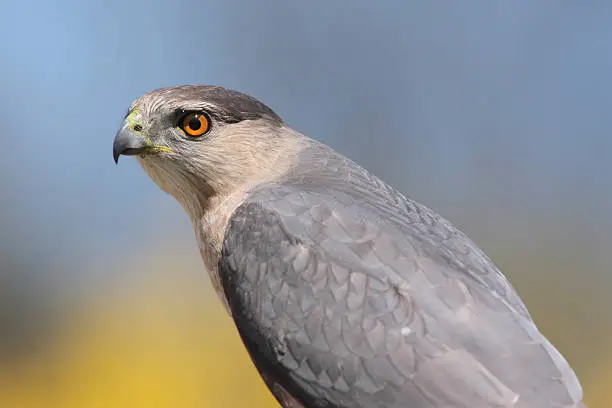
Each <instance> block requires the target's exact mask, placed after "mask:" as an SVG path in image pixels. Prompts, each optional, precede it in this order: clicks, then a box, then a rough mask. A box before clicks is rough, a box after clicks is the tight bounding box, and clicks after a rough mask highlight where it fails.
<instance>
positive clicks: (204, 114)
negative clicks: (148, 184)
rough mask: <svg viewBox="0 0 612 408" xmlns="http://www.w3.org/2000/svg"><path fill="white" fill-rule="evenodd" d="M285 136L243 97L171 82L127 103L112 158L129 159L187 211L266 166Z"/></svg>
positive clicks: (267, 112)
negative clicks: (127, 157)
mask: <svg viewBox="0 0 612 408" xmlns="http://www.w3.org/2000/svg"><path fill="white" fill-rule="evenodd" d="M293 133H295V132H292V131H291V129H289V128H288V127H286V126H285V125H284V123H283V121H282V120H281V118H280V117H279V116H278V115H277V114H276V113H274V111H272V109H270V108H269V107H267V106H266V105H264V104H263V103H261V102H260V101H258V100H257V99H255V98H253V97H251V96H248V95H245V94H243V93H240V92H236V91H233V90H229V89H226V88H222V87H218V86H206V85H187V86H177V87H170V88H162V89H157V90H155V91H152V92H149V93H147V94H145V95H143V96H141V97H140V98H138V99H137V100H136V101H134V102H133V103H132V104H131V105H130V107H129V109H128V112H127V114H126V116H125V118H124V120H123V123H122V125H121V128H120V129H119V131H118V132H117V135H116V136H115V140H114V143H113V157H114V159H115V162H117V161H118V160H119V156H121V155H127V156H137V158H138V161H139V162H140V164H141V165H142V167H143V168H144V170H145V171H146V172H147V173H148V174H149V176H150V177H151V178H152V179H153V180H154V181H155V182H156V183H157V184H158V185H159V186H160V187H161V188H162V189H163V190H164V191H166V192H167V193H169V194H171V195H173V196H174V197H175V198H176V199H177V200H178V201H179V202H181V204H183V206H185V207H186V209H187V210H188V211H189V212H190V213H191V212H192V211H191V210H195V208H196V207H198V206H201V205H202V203H205V202H206V201H207V200H208V199H210V198H211V197H213V196H216V195H223V194H225V193H228V192H229V191H231V190H232V189H235V188H236V187H237V186H240V185H241V184H244V183H247V182H248V181H249V180H251V179H252V178H253V177H255V176H258V175H259V176H261V175H262V174H265V173H266V172H268V171H270V170H271V169H273V168H274V167H275V166H276V165H277V162H278V161H279V160H282V159H283V158H282V157H280V156H282V155H281V152H282V151H283V150H284V149H283V148H282V146H283V145H285V144H287V143H288V138H287V136H288V135H289V134H293ZM289 139H291V138H289ZM289 143H290V141H289Z"/></svg>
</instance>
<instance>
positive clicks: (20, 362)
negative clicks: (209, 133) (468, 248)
mask: <svg viewBox="0 0 612 408" xmlns="http://www.w3.org/2000/svg"><path fill="white" fill-rule="evenodd" d="M0 58H1V60H0V143H1V150H2V155H1V159H0V407H2V408H4V407H7V408H30V407H45V408H73V407H74V408H90V407H91V408H97V407H118V408H123V407H126V408H127V407H130V408H140V407H143V408H144V407H146V408H170V407H172V408H174V407H177V406H178V407H188V408H189V407H193V408H195V407H198V408H202V407H236V406H249V407H273V406H276V403H275V402H274V401H273V399H272V398H271V397H270V395H269V393H268V391H267V390H266V389H265V387H264V385H263V383H262V381H261V380H260V379H259V377H258V375H257V374H256V372H255V370H254V369H253V368H252V366H251V363H250V361H249V359H248V357H247V354H246V352H245V351H244V350H243V348H242V346H241V344H240V341H239V339H238V336H237V334H236V332H235V330H234V329H233V326H232V323H231V321H230V320H229V318H228V317H227V316H225V315H224V313H223V311H222V308H221V306H220V304H219V302H218V301H217V299H216V298H215V296H214V295H213V293H212V291H211V288H210V284H209V282H208V277H207V276H206V273H205V271H204V269H203V266H202V264H201V261H200V258H199V254H198V250H197V247H196V244H195V239H194V236H193V231H192V229H191V225H190V223H189V220H188V218H187V216H186V215H185V214H184V213H183V211H182V208H181V207H180V206H179V205H178V204H177V203H175V202H174V201H173V199H172V198H170V197H169V196H166V195H165V194H164V193H162V192H161V190H159V189H158V188H157V187H156V186H155V185H154V184H153V182H151V181H150V180H149V179H148V177H147V176H146V175H145V174H144V172H142V171H141V169H140V168H139V167H138V165H137V163H136V161H135V160H130V159H129V158H128V159H125V160H121V163H120V166H118V167H116V166H115V165H114V163H113V161H112V156H111V145H112V140H113V137H114V134H115V131H116V130H117V127H118V125H119V123H120V122H121V119H122V117H123V115H124V113H125V111H126V109H127V106H128V104H129V103H130V102H131V101H132V100H133V99H135V98H136V97H138V96H139V95H140V94H142V93H144V92H146V91H148V90H151V89H154V88H158V87H162V86H169V85H178V84H185V83H207V84H218V85H223V86H227V87H231V88H235V89H238V90H241V91H244V92H247V93H250V94H252V95H254V96H256V97H258V98H259V99H261V100H263V101H264V102H266V103H267V104H268V105H269V106H271V107H272V108H273V109H275V110H276V112H277V113H279V114H280V115H281V116H282V117H283V118H284V119H285V120H286V121H287V122H288V123H289V124H290V125H292V126H293V127H295V128H297V129H298V130H300V131H302V132H304V133H306V134H308V135H310V136H312V137H314V138H316V139H319V140H321V141H323V142H325V143H328V144H330V145H332V146H333V147H335V148H336V149H337V150H339V151H341V152H342V153H344V154H346V155H348V156H349V157H351V158H353V159H355V160H356V161H358V162H360V163H361V164H363V165H364V166H365V167H367V168H369V169H370V170H372V171H373V172H374V173H376V174H377V175H379V176H381V177H382V178H383V179H384V180H386V181H388V182H390V183H392V184H394V185H395V186H398V187H399V188H400V189H401V190H402V191H404V192H405V193H406V194H407V195H408V196H410V197H412V198H414V199H416V200H418V201H421V202H423V203H425V204H427V205H428V206H430V207H432V208H433V209H435V210H436V211H438V212H440V213H441V214H443V215H444V216H446V217H447V218H449V219H450V220H452V221H453V222H454V223H455V224H457V225H458V226H459V227H460V228H462V229H463V230H464V231H465V232H466V233H468V235H470V236H471V237H472V239H474V240H475V241H476V242H477V243H478V244H479V245H480V246H481V247H483V248H484V249H485V251H486V252H487V253H488V254H489V255H490V256H491V257H492V258H493V259H494V260H495V261H496V263H497V264H498V265H499V266H500V267H501V269H502V270H503V271H504V272H505V273H506V274H507V275H508V277H509V278H510V279H511V281H512V282H513V284H514V285H515V286H516V288H517V289H518V291H519V293H520V294H521V296H522V297H523V299H524V301H525V302H526V303H527V305H528V307H529V308H530V310H531V312H532V314H533V315H534V318H535V319H536V321H537V322H538V324H539V326H540V328H541V329H542V331H543V332H544V333H545V334H546V335H547V336H548V337H549V338H550V339H551V340H552V341H553V343H554V344H555V345H557V347H558V348H559V349H560V350H561V352H562V353H563V354H564V355H565V356H566V357H567V359H568V360H569V361H570V363H571V364H572V366H573V367H574V368H575V370H576V371H577V373H578V375H579V377H580V378H581V380H582V383H583V385H584V389H585V393H586V400H587V402H588V403H589V404H590V405H589V407H590V408H597V407H600V408H603V407H609V406H610V404H611V403H612V388H611V387H610V386H609V384H610V383H612V347H609V344H610V342H611V341H612V314H611V313H610V309H611V308H612V298H611V297H610V296H609V292H610V290H611V289H612V273H611V269H612V259H611V249H612V213H611V212H610V207H611V206H612V138H611V132H612V115H610V112H609V109H611V107H612V76H611V72H612V3H610V2H603V1H591V2H568V1H562V2H554V3H553V2H534V1H529V0H521V1H513V2H490V1H484V0H480V1H472V2H469V4H468V3H466V2H446V3H445V4H441V3H437V2H436V4H434V2H407V1H405V0H388V1H381V2H373V1H365V0H351V1H349V0H344V1H335V0H331V1H330V0H320V1H313V0H311V1H308V2H306V1H303V2H287V1H282V0H276V1H273V0H265V1H264V0H260V1H257V2H253V1H247V0H244V1H237V0H230V1H217V2H213V1H210V2H209V1H193V0H178V1H172V2H169V1H168V2H162V1H157V0H147V1H144V0H132V1H129V2H125V1H118V0H107V1H104V2H102V1H99V2H83V1H76V0H74V1H70V0H59V1H56V2H45V1H42V0H38V1H27V0H26V1H21V2H7V1H4V2H2V11H1V12H0Z"/></svg>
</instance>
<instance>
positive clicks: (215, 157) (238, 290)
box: [113, 85, 584, 408]
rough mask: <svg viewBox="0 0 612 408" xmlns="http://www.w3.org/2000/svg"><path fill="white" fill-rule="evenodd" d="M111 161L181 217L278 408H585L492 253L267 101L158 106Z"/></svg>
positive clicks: (210, 94) (162, 95) (197, 88)
mask: <svg viewBox="0 0 612 408" xmlns="http://www.w3.org/2000/svg"><path fill="white" fill-rule="evenodd" d="M113 155H114V159H115V162H117V161H118V159H119V156H120V155H128V156H136V157H137V159H138V161H139V163H140V164H141V165H142V167H143V169H144V170H145V171H146V172H147V173H148V174H149V176H150V177H151V178H152V179H153V181H155V183H157V185H158V186H159V187H160V188H161V189H162V190H164V191H165V192H167V193H168V194H170V195H172V196H173V197H175V198H176V200H177V201H178V202H179V203H180V204H181V205H182V206H183V207H184V209H185V211H186V212H187V214H188V215H189V217H190V219H191V222H192V224H193V228H194V230H195V235H196V238H197V242H198V245H199V249H200V251H201V254H202V258H203V260H204V264H205V266H206V269H207V271H208V273H209V275H210V277H211V280H212V283H213V286H214V288H215V290H216V292H217V294H218V295H219V297H220V299H221V301H222V302H223V303H224V305H225V307H226V309H227V311H228V312H229V314H230V315H231V317H232V318H233V320H234V322H235V325H236V328H237V330H238V332H239V334H240V337H241V339H242V341H243V343H244V345H245V347H246V348H247V350H248V352H249V354H250V356H251V358H252V360H253V363H254V364H255V366H256V367H257V369H258V371H259V373H260V374H261V376H262V378H263V379H264V381H265V383H266V384H267V386H268V387H269V389H270V390H271V392H272V393H273V394H274V396H275V397H276V398H277V400H278V401H279V403H280V404H281V405H282V406H283V407H286V408H442V407H444V408H449V407H454V408H491V407H500V408H502V407H503V408H561V407H564V408H572V407H573V408H577V407H584V405H583V403H582V402H581V401H582V398H583V393H582V389H581V386H580V383H579V381H578V379H577V377H576V375H575V374H574V372H573V370H572V369H571V368H570V366H569V364H568V363H567V361H566V360H565V359H564V358H563V356H562V355H561V354H560V353H559V352H558V351H557V349H556V348H555V347H554V346H553V345H552V344H551V343H550V342H549V341H548V340H547V339H546V338H545V337H544V336H543V335H542V334H541V333H540V332H539V331H538V328H537V327H536V325H535V324H534V322H533V320H532V318H531V316H530V314H529V312H528V311H527V308H526V307H525V305H524V304H523V302H522V301H521V299H520V298H519V296H518V295H517V293H516V292H515V290H514V289H513V288H512V286H511V284H510V283H509V282H508V280H507V279H506V278H505V277H504V275H503V274H502V272H500V270H499V269H498V268H497V267H496V265H495V264H494V263H493V262H492V261H491V260H490V259H489V258H488V257H487V256H486V255H485V254H484V253H483V251H481V250H480V249H479V248H478V247H477V246H476V245H475V244H474V243H473V242H472V241H471V240H470V239H469V238H468V237H467V236H466V235H464V234H463V233H462V232H461V231H459V230H458V229H457V228H456V227H454V226H453V225H452V224H451V223H450V222H448V221H447V220H445V219H444V218H442V217H441V216H440V215H438V214H436V213H435V212H433V211H432V210H430V209H429V208H427V207H425V206H423V205H421V204H419V203H417V202H415V201H413V200H411V199H409V198H406V197H405V196H404V195H403V194H402V193H401V192H399V191H398V190H397V189H395V188H393V187H392V186H390V185H388V184H386V183H385V182H383V181H382V180H380V179H379V178H377V177H376V176H375V175H373V174H372V173H370V172H368V171H367V170H365V169H363V168H362V167H360V166H359V165H358V164H356V163H354V162H353V161H351V160H349V159H348V158H346V157H344V156H342V155H341V154H339V153H337V152H336V151H334V150H333V149H331V148H330V147H328V146H326V145H324V144H321V143H319V142H317V141H315V140H313V139H310V138H308V137H306V136H304V135H303V134H301V133H299V132H298V131H296V130H294V129H292V128H291V127H289V126H288V125H287V124H285V122H284V121H283V120H282V119H281V118H280V117H279V116H278V115H277V114H276V113H274V111H273V110H272V109H270V108H269V107H268V106H266V105H265V104H263V103H262V102H260V101H258V100H257V99H255V98H253V97H251V96H248V95H246V94H243V93H240V92H236V91H233V90H229V89H226V88H223V87H218V86H205V85H188V86H178V87H170V88H162V89H158V90H155V91H152V92H149V93H147V94H145V95H143V96H141V97H140V98H139V99H137V100H136V101H135V102H133V103H132V104H131V105H130V107H129V110H128V113H127V115H126V117H125V118H124V121H123V124H122V125H121V128H120V130H119V131H118V133H117V135H116V137H115V140H114V144H113Z"/></svg>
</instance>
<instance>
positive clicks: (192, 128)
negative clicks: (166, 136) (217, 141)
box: [179, 112, 210, 137]
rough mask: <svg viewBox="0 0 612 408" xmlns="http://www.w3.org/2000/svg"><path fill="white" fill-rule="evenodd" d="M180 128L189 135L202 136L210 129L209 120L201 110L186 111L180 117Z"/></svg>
mask: <svg viewBox="0 0 612 408" xmlns="http://www.w3.org/2000/svg"><path fill="white" fill-rule="evenodd" d="M179 125H180V128H181V129H182V130H183V132H185V133H187V134H188V135H189V136H193V137H198V136H202V135H203V134H205V133H206V132H208V131H209V130H210V120H209V118H208V115H207V114H205V113H203V112H197V113H188V114H186V115H185V116H183V118H182V119H181V121H180V123H179Z"/></svg>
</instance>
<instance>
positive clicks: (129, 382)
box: [0, 263, 277, 408]
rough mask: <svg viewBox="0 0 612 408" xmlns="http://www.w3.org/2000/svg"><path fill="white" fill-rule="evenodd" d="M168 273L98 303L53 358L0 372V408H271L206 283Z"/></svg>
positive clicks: (156, 273)
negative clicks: (241, 407) (174, 278)
mask: <svg viewBox="0 0 612 408" xmlns="http://www.w3.org/2000/svg"><path fill="white" fill-rule="evenodd" d="M176 268H177V266H176V265H173V266H170V264H169V263H167V264H166V265H164V264H163V263H162V264H161V265H159V267H158V268H155V270H153V271H151V274H150V275H148V276H147V277H146V278H145V279H143V280H142V281H140V282H132V283H133V285H132V287H129V288H127V289H123V290H121V291H119V293H113V294H109V295H105V296H102V297H101V298H100V299H99V300H98V301H97V302H93V304H91V305H90V306H89V307H87V308H84V309H83V310H80V311H79V312H78V313H76V317H75V319H74V321H73V322H72V324H70V325H69V327H70V328H69V330H68V332H66V333H63V336H62V340H61V341H60V342H59V344H58V345H57V346H56V348H55V349H54V350H53V352H52V353H50V354H48V355H44V356H43V357H40V356H38V357H33V358H32V359H30V361H28V362H27V363H22V364H20V366H19V367H18V368H14V367H11V370H10V371H9V372H4V371H2V370H0V373H2V376H1V377H0V407H2V408H5V407H11V408H40V407H45V408H103V407H104V408H105V407H117V408H123V407H125V408H128V407H129V408H145V407H146V408H176V407H185V408H189V407H193V408H196V407H197V408H202V407H215V408H218V407H238V406H245V407H246V406H248V407H275V406H277V404H276V402H275V400H274V399H273V397H272V396H271V394H270V393H269V392H268V390H267V388H266V387H265V385H264V384H263V382H262V380H261V379H260V378H259V375H258V374H257V372H256V370H255V368H254V367H253V365H252V363H251V361H250V359H249V357H248V354H247V353H246V351H245V350H244V348H243V346H242V344H241V342H240V339H239V337H238V335H237V332H236V331H235V329H234V327H233V325H232V322H231V321H230V318H229V317H228V316H226V315H225V312H224V311H223V309H222V308H221V306H220V302H219V301H218V300H217V299H216V297H214V295H212V294H211V292H210V289H209V286H208V283H207V281H206V280H207V279H208V278H207V277H206V276H205V275H204V273H202V274H201V279H200V277H198V279H197V280H198V282H197V283H194V282H193V281H189V280H185V279H182V280H180V279H179V280H173V276H172V272H168V271H172V270H175V269H176ZM179 269H180V266H179ZM203 271H204V269H203V268H202V272H203ZM200 283H201V285H200Z"/></svg>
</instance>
